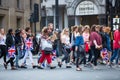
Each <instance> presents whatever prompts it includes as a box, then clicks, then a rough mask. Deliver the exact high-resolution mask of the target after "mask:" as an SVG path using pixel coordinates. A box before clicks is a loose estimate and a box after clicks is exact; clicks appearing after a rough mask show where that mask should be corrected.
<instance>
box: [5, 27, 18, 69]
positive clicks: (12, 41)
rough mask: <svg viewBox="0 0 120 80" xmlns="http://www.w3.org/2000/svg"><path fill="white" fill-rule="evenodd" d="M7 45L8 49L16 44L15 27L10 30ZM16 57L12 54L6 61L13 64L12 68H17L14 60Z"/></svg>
mask: <svg viewBox="0 0 120 80" xmlns="http://www.w3.org/2000/svg"><path fill="white" fill-rule="evenodd" d="M6 45H7V49H9V48H11V47H12V46H15V37H14V33H13V29H9V30H8V34H7V38H6ZM14 58H15V57H14V56H10V58H9V60H8V61H7V62H6V64H8V63H10V64H11V70H16V68H15V67H14V62H13V60H14Z"/></svg>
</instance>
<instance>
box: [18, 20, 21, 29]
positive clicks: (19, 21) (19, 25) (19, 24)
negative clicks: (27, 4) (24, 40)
mask: <svg viewBox="0 0 120 80" xmlns="http://www.w3.org/2000/svg"><path fill="white" fill-rule="evenodd" d="M20 27H21V18H17V28H20Z"/></svg>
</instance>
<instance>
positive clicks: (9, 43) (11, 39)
mask: <svg viewBox="0 0 120 80" xmlns="http://www.w3.org/2000/svg"><path fill="white" fill-rule="evenodd" d="M6 45H7V47H11V46H13V45H15V37H14V36H13V35H7V38H6Z"/></svg>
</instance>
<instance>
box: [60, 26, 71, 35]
mask: <svg viewBox="0 0 120 80" xmlns="http://www.w3.org/2000/svg"><path fill="white" fill-rule="evenodd" d="M66 31H68V32H69V28H64V29H63V31H62V33H61V35H67V34H66ZM68 36H69V34H68Z"/></svg>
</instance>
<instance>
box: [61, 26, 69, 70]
mask: <svg viewBox="0 0 120 80" xmlns="http://www.w3.org/2000/svg"><path fill="white" fill-rule="evenodd" d="M61 43H62V52H63V54H64V57H63V58H62V62H63V61H65V63H66V68H71V66H70V65H69V62H70V61H69V58H70V56H69V55H70V48H71V44H70V37H69V29H68V28H65V29H64V30H63V31H62V33H61ZM61 64H62V63H61Z"/></svg>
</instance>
